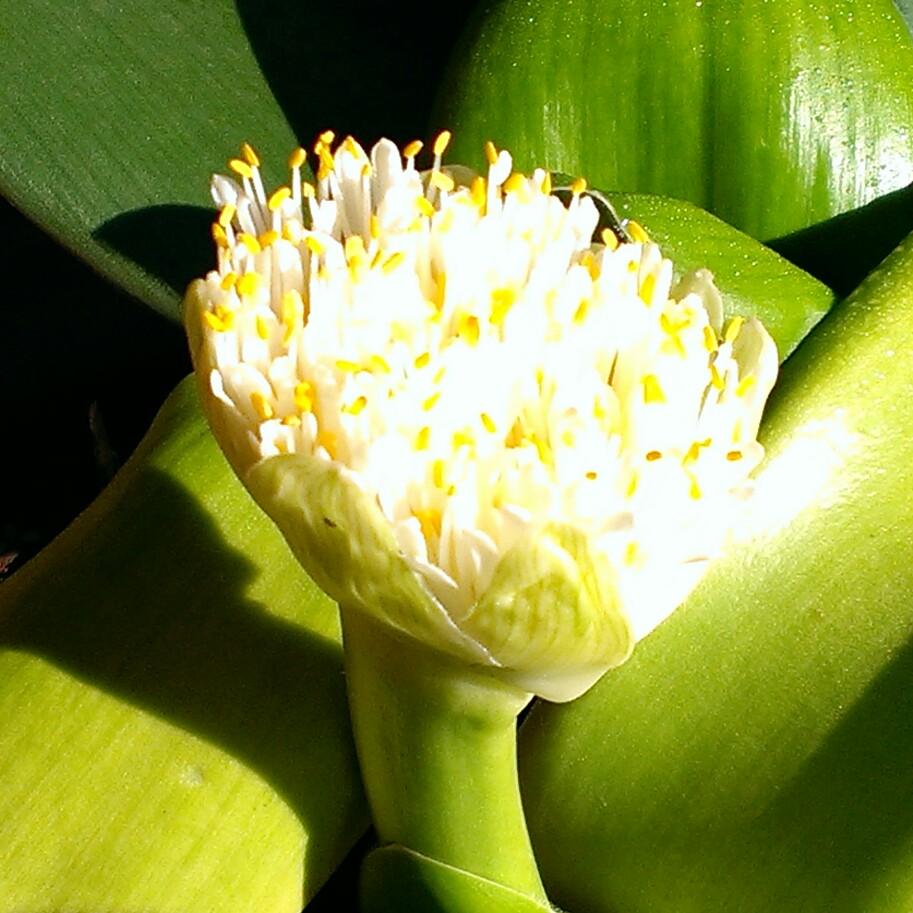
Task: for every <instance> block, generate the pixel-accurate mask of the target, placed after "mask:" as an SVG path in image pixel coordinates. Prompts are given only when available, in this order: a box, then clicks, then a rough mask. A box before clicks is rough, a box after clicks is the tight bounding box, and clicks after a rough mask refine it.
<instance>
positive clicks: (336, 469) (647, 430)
mask: <svg viewBox="0 0 913 913" xmlns="http://www.w3.org/2000/svg"><path fill="white" fill-rule="evenodd" d="M447 138H448V137H447V134H442V136H441V137H439V138H438V140H437V142H436V143H435V149H434V164H433V166H432V168H431V169H430V171H428V172H420V171H419V170H417V168H416V165H415V158H416V155H417V153H418V152H419V149H420V144H419V143H413V144H410V145H409V146H407V147H405V149H403V150H402V152H401V151H400V150H399V149H398V148H397V147H396V146H395V145H394V144H393V143H392V142H390V141H388V140H381V141H380V142H378V143H377V144H376V145H375V146H374V148H373V149H372V150H371V153H370V155H368V154H366V153H365V152H364V151H363V149H362V148H361V147H360V146H359V145H358V144H357V143H356V142H355V141H354V140H352V139H351V138H347V139H345V140H343V141H342V142H341V143H340V144H339V145H337V146H336V147H335V149H334V148H333V146H332V143H333V137H332V135H331V134H324V135H323V136H322V137H321V138H320V140H319V142H318V143H317V145H316V149H315V152H316V159H317V161H316V171H317V177H316V183H315V184H311V183H307V182H302V179H301V167H302V165H303V163H304V158H305V154H304V152H303V150H298V151H297V152H296V153H294V154H293V156H292V158H291V160H290V169H291V181H290V184H289V185H288V186H285V187H281V188H279V189H278V190H276V191H274V192H273V193H271V194H269V195H267V194H266V192H265V191H264V188H263V184H262V181H261V177H260V171H259V162H258V160H257V157H256V155H255V153H254V152H253V150H251V149H250V147H247V146H245V147H244V150H243V155H242V158H240V159H236V160H233V162H232V163H231V167H232V169H233V171H234V172H235V174H236V175H237V177H238V179H239V180H233V179H229V178H226V177H216V178H214V180H213V195H214V198H215V200H216V202H217V204H218V205H219V206H220V212H219V216H218V219H217V221H216V223H215V225H214V235H215V239H216V242H217V246H218V269H217V270H215V271H213V272H211V273H209V275H207V276H206V277H205V278H204V279H201V280H197V281H196V282H195V283H194V284H193V285H192V286H191V288H190V290H189V291H188V295H187V301H186V322H187V328H188V334H189V336H190V339H191V348H192V352H193V358H194V362H195V366H196V369H197V372H198V376H199V377H200V380H201V387H202V393H203V399H204V404H205V408H206V410H207V413H208V415H209V417H210V421H211V424H212V425H213V428H214V430H215V432H216V436H217V438H218V439H219V441H220V443H221V445H222V447H223V449H224V450H225V452H226V454H227V455H228V457H229V459H230V461H231V462H232V464H233V465H234V467H235V469H236V470H237V472H238V474H239V475H240V477H241V478H242V480H243V481H244V482H245V484H246V485H247V486H248V488H249V489H250V490H251V492H252V493H253V495H254V497H255V498H256V499H257V500H258V501H259V503H260V504H261V506H262V507H263V508H264V509H265V510H266V511H267V513H269V514H270V515H271V516H272V517H273V518H274V520H276V522H277V523H278V524H279V526H280V528H281V529H282V530H283V532H284V534H285V536H286V538H287V539H288V541H289V543H290V545H291V546H292V548H293V550H294V551H295V552H296V554H297V555H298V557H299V559H300V560H301V561H302V563H303V564H304V566H305V567H306V569H307V570H308V571H309V572H310V573H311V574H312V575H313V576H314V577H315V579H316V580H317V581H318V583H320V584H321V585H322V586H323V587H324V588H325V589H326V590H327V592H328V593H329V594H330V595H331V596H333V597H334V598H335V599H337V600H338V601H339V602H340V603H342V604H345V605H347V606H352V607H355V608H361V609H363V610H364V611H368V612H370V613H372V614H373V615H374V616H375V617H377V618H380V619H382V620H384V621H386V622H388V623H389V624H391V625H393V626H394V627H396V628H398V629H400V630H401V631H402V632H404V633H405V634H407V635H409V636H412V637H414V638H417V639H419V640H421V641H423V642H425V643H427V644H428V645H430V646H432V647H435V648H437V649H441V650H444V651H447V652H449V653H451V654H455V655H457V656H461V657H464V658H465V659H466V660H467V661H469V662H473V663H480V664H483V665H487V666H490V667H491V668H492V670H498V671H497V674H500V675H503V676H505V677H506V678H508V679H509V680H511V681H512V682H514V683H516V684H517V685H518V686H519V687H521V688H523V689H524V690H528V691H533V692H537V693H539V694H542V695H543V696H545V697H548V698H550V699H555V700H565V699H569V698H570V697H573V696H576V695H577V694H579V693H580V692H581V691H583V690H585V689H586V688H587V687H589V686H590V685H591V684H592V683H593V682H594V681H595V680H596V679H597V678H598V677H599V675H601V674H602V672H604V671H605V670H606V669H607V668H609V667H610V666H612V665H616V664H617V663H619V662H621V661H622V660H623V659H624V658H625V657H626V656H627V655H628V653H629V652H630V649H631V647H632V644H633V642H634V641H635V640H636V639H639V638H640V637H642V636H644V635H645V634H646V633H647V632H649V631H650V630H651V629H652V628H653V627H654V626H655V625H656V624H658V623H659V622H660V621H661V620H662V619H663V618H665V617H666V616H667V615H668V614H669V613H670V612H672V611H673V610H674V609H675V608H676V606H677V605H678V604H679V603H680V602H681V601H682V600H683V599H684V597H685V596H686V595H687V593H688V592H689V591H690V589H691V588H692V587H693V586H694V584H695V583H696V582H697V579H698V578H699V576H700V573H701V571H702V569H703V567H704V565H705V564H706V560H707V559H708V558H709V557H711V556H713V555H715V554H717V553H718V552H719V551H720V549H721V547H722V546H723V545H724V544H725V542H726V540H727V538H728V537H729V534H730V530H731V527H732V524H733V519H734V517H735V516H736V514H737V512H738V510H739V507H740V505H741V503H742V502H743V501H744V498H745V496H746V494H747V492H748V490H749V485H748V478H749V474H750V472H751V471H752V470H753V468H754V467H755V466H756V465H757V463H758V461H759V460H760V458H761V455H762V450H761V447H760V445H759V444H758V442H757V440H756V433H757V429H758V424H759V421H760V416H761V411H762V408H763V405H764V402H765V399H766V397H767V394H768V393H769V391H770V388H771V386H772V384H773V381H774V377H775V375H776V364H777V358H776V351H775V347H774V345H773V342H772V341H771V339H770V337H769V336H768V334H767V333H766V331H765V330H764V329H763V327H762V326H761V325H760V323H759V322H758V321H756V320H754V319H751V318H749V319H745V320H742V319H741V318H739V317H736V318H733V319H731V320H729V321H728V322H724V319H723V309H722V303H721V299H720V296H719V293H718V291H717V289H716V288H715V286H714V284H713V281H712V277H711V276H710V274H709V273H708V272H706V271H697V272H695V273H691V274H688V275H686V276H684V277H682V278H679V279H676V277H675V276H674V275H673V267H672V264H671V263H670V262H669V261H668V260H666V259H664V258H663V256H662V254H661V252H660V250H659V248H658V247H657V246H656V245H655V244H653V243H652V242H651V241H650V240H649V239H648V238H647V237H646V234H645V232H643V230H642V229H638V228H637V227H636V226H632V227H631V236H632V238H633V240H632V241H631V242H630V243H620V242H619V239H618V237H617V236H616V235H614V234H613V233H612V232H611V231H610V230H605V231H603V232H602V234H601V236H599V238H598V240H597V241H596V242H594V240H593V234H594V231H596V229H597V226H598V220H599V215H598V212H597V210H596V207H595V206H594V204H593V202H592V200H591V199H590V198H589V197H588V196H587V194H586V193H585V184H584V183H583V182H582V181H578V182H576V183H575V185H574V186H573V188H572V191H573V192H572V195H571V199H570V202H569V204H568V205H564V204H563V203H562V202H561V201H560V200H559V199H558V198H557V197H556V196H555V195H553V194H552V193H551V184H550V176H549V175H548V173H546V172H545V171H541V170H537V171H535V172H533V174H532V175H530V176H526V175H523V174H520V173H517V172H514V171H513V169H512V161H511V157H510V155H509V154H508V153H507V152H505V151H501V152H498V151H497V150H495V149H494V147H492V146H490V145H489V147H488V150H487V151H488V158H489V163H490V167H489V170H488V175H487V178H486V177H482V176H476V175H473V174H472V173H470V172H468V171H467V170H466V169H462V168H451V169H448V168H445V167H443V166H442V164H441V155H442V153H443V151H444V147H445V146H446V142H447Z"/></svg>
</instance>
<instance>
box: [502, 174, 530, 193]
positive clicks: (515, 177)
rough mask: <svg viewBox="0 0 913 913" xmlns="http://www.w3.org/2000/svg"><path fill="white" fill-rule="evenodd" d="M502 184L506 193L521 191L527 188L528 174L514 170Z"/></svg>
mask: <svg viewBox="0 0 913 913" xmlns="http://www.w3.org/2000/svg"><path fill="white" fill-rule="evenodd" d="M501 186H502V188H503V189H504V192H505V193H520V192H521V191H523V190H526V189H527V185H526V175H525V174H523V173H522V172H520V171H514V172H513V173H512V174H511V175H510V176H509V177H508V178H507V180H506V181H505V182H504V183H503V184H502V185H501Z"/></svg>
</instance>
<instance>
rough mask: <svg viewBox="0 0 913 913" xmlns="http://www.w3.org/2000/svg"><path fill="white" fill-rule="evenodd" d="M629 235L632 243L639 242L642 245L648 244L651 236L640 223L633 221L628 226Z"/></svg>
mask: <svg viewBox="0 0 913 913" xmlns="http://www.w3.org/2000/svg"><path fill="white" fill-rule="evenodd" d="M626 228H627V231H628V234H629V235H630V236H631V240H632V241H639V242H640V243H641V244H646V243H647V242H648V241H649V240H650V236H649V235H648V234H647V231H646V229H645V228H644V227H643V225H641V224H640V222H635V221H634V220H633V219H631V220H630V221H629V222H628V224H627V226H626Z"/></svg>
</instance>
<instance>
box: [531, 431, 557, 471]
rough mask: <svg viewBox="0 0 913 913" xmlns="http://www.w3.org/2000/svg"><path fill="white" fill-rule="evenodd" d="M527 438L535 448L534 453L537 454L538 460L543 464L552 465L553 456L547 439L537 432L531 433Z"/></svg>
mask: <svg viewBox="0 0 913 913" xmlns="http://www.w3.org/2000/svg"><path fill="white" fill-rule="evenodd" d="M529 440H530V442H531V443H532V444H533V445H534V446H535V448H536V453H537V454H538V455H539V462H540V463H542V464H543V465H545V466H552V465H553V464H554V456H553V454H552V448H551V447H550V446H549V443H548V441H547V440H545V439H544V438H542V437H540V436H539V435H538V434H531V435H530V436H529Z"/></svg>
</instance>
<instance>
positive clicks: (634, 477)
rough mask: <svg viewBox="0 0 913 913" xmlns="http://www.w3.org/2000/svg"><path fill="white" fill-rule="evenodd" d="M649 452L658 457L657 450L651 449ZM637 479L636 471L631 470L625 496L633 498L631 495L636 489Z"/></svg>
mask: <svg viewBox="0 0 913 913" xmlns="http://www.w3.org/2000/svg"><path fill="white" fill-rule="evenodd" d="M650 452H651V453H656V455H657V459H658V458H659V456H660V454H659V453H658V452H657V451H655V450H651V451H650ZM638 481H639V480H638V476H637V473H636V472H632V473H631V479H630V481H629V482H628V487H627V490H626V491H625V496H626V497H628V498H633V497H634V492H636V491H637V482H638Z"/></svg>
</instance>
